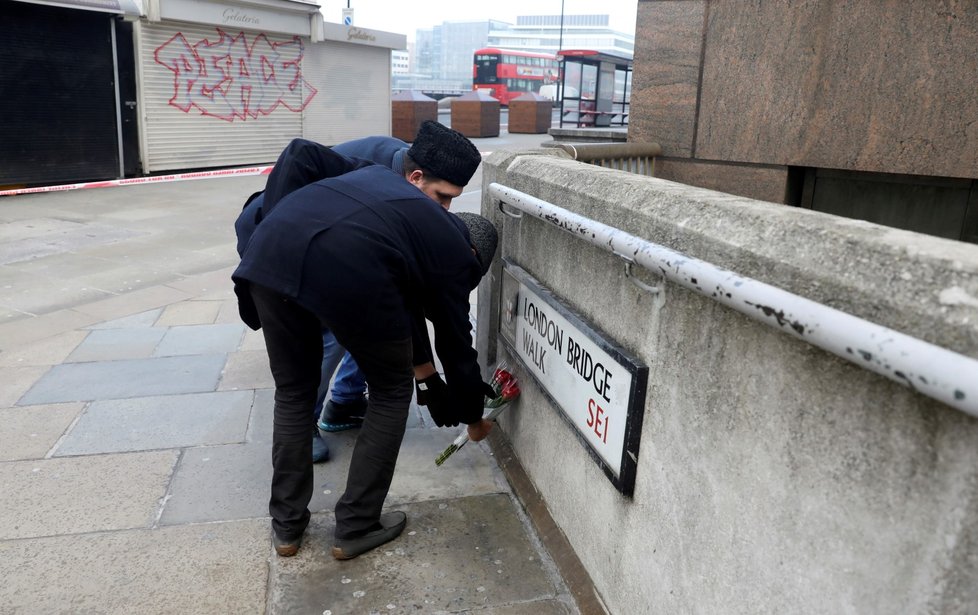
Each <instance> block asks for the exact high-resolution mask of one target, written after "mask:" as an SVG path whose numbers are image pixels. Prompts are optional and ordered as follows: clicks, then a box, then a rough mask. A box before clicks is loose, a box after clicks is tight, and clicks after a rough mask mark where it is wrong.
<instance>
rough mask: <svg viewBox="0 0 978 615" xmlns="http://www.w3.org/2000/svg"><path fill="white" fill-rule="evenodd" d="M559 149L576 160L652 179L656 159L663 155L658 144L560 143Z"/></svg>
mask: <svg viewBox="0 0 978 615" xmlns="http://www.w3.org/2000/svg"><path fill="white" fill-rule="evenodd" d="M557 147H558V148H560V149H562V150H564V151H565V152H567V153H568V154H570V156H571V157H572V158H573V159H574V160H579V161H581V162H587V163H590V164H594V165H597V166H599V167H605V168H608V169H617V170H619V171H628V172H629V173H636V174H638V175H648V176H650V177H651V176H652V170H653V166H654V159H655V157H656V156H660V155H662V148H661V147H659V144H658V143H578V144H576V145H574V144H570V143H560V144H558V145H557Z"/></svg>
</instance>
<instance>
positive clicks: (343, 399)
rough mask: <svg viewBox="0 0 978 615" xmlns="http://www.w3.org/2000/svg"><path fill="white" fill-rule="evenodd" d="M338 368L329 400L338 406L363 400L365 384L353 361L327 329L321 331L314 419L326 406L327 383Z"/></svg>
mask: <svg viewBox="0 0 978 615" xmlns="http://www.w3.org/2000/svg"><path fill="white" fill-rule="evenodd" d="M337 366H339V372H337V373H336V382H334V383H333V394H332V395H331V399H332V400H333V401H335V402H336V403H339V404H349V403H353V402H355V401H359V400H361V399H363V396H364V394H365V393H366V391H367V382H366V381H365V380H364V378H363V374H362V373H361V372H360V368H359V367H358V366H357V362H356V361H354V360H353V357H351V356H350V353H349V352H347V351H346V350H345V349H344V348H343V347H342V346H340V345H339V343H337V341H336V337H335V336H334V335H333V333H332V332H331V331H330V330H329V329H323V364H322V372H321V376H320V380H319V391H318V393H317V394H316V408H315V410H314V411H313V412H314V413H315V415H316V418H317V419H318V418H319V415H320V414H321V413H322V411H323V406H324V405H325V404H326V395H327V393H329V381H330V380H331V379H332V378H333V372H336V368H337Z"/></svg>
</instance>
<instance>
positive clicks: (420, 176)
mask: <svg viewBox="0 0 978 615" xmlns="http://www.w3.org/2000/svg"><path fill="white" fill-rule="evenodd" d="M407 180H408V181H409V182H411V183H412V184H414V185H415V186H417V187H418V188H420V187H421V182H422V181H424V171H422V170H421V169H415V170H413V171H411V173H410V174H409V175H408V176H407Z"/></svg>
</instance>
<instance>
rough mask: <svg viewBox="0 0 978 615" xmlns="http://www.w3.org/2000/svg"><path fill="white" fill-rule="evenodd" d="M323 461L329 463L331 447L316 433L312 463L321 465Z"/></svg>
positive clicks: (313, 439)
mask: <svg viewBox="0 0 978 615" xmlns="http://www.w3.org/2000/svg"><path fill="white" fill-rule="evenodd" d="M321 461H329V445H328V444H326V440H323V437H322V436H321V435H319V432H318V431H316V432H314V433H313V434H312V462H313V463H319V462H321Z"/></svg>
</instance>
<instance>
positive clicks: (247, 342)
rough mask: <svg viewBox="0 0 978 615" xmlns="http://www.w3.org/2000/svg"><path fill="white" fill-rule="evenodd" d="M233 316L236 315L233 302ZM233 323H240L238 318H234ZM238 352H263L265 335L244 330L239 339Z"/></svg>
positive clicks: (236, 307) (259, 331)
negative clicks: (242, 335)
mask: <svg viewBox="0 0 978 615" xmlns="http://www.w3.org/2000/svg"><path fill="white" fill-rule="evenodd" d="M234 310H235V312H234V313H235V315H237V313H238V312H237V310H238V304H237V302H235V305H234ZM233 322H241V318H240V317H236V318H235V320H234V321H233ZM238 350H261V351H262V352H265V334H264V333H262V332H261V330H260V329H259V330H258V331H252V330H251V329H247V328H246V329H245V333H244V337H242V338H241V345H240V346H238Z"/></svg>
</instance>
